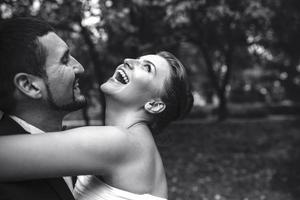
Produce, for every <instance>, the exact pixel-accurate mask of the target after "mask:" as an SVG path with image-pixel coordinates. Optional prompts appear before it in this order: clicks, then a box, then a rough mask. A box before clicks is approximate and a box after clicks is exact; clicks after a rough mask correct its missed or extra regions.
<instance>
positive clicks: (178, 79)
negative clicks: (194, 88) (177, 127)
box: [150, 51, 193, 134]
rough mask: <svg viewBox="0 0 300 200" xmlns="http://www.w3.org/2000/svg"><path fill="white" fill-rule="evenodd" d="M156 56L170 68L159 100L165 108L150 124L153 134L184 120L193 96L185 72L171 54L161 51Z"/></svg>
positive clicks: (190, 106)
mask: <svg viewBox="0 0 300 200" xmlns="http://www.w3.org/2000/svg"><path fill="white" fill-rule="evenodd" d="M156 55H158V56H161V57H162V58H164V59H166V61H167V62H168V64H169V66H170V68H171V76H170V79H169V80H167V81H166V82H165V86H164V91H163V92H162V95H161V100H162V101H163V102H164V103H165V104H166V108H165V110H164V111H162V112H161V113H158V114H155V115H154V117H153V120H152V123H151V124H150V128H151V130H152V132H153V133H154V134H158V133H160V132H161V131H162V130H163V129H164V128H165V127H166V126H167V125H168V124H169V123H170V122H172V121H174V120H177V119H182V118H184V117H185V116H186V115H187V114H188V113H189V111H190V110H191V108H192V106H193V96H192V93H191V90H190V84H189V81H188V79H187V74H186V70H185V68H184V67H183V65H182V64H181V62H180V61H179V60H178V59H177V58H176V57H175V56H174V55H173V54H171V53H169V52H167V51H162V52H159V53H157V54H156Z"/></svg>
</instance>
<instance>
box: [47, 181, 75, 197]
mask: <svg viewBox="0 0 300 200" xmlns="http://www.w3.org/2000/svg"><path fill="white" fill-rule="evenodd" d="M47 182H48V183H49V185H50V186H51V187H52V188H53V189H54V190H55V191H56V193H57V194H58V195H59V196H60V198H61V199H64V200H70V199H74V197H73V195H72V193H71V191H70V189H69V188H68V186H67V184H66V183H65V182H64V180H63V178H53V179H47Z"/></svg>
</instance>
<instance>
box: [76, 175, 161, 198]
mask: <svg viewBox="0 0 300 200" xmlns="http://www.w3.org/2000/svg"><path fill="white" fill-rule="evenodd" d="M73 194H74V197H75V199H76V200H166V199H164V198H161V197H156V196H153V195H150V194H135V193H131V192H127V191H125V190H121V189H118V188H115V187H112V186H110V185H107V184H106V183H104V182H103V181H101V180H100V179H98V178H97V177H96V176H93V175H88V176H78V178H77V181H76V185H75V188H74V191H73Z"/></svg>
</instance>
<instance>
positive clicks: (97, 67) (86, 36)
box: [81, 26, 105, 122]
mask: <svg viewBox="0 0 300 200" xmlns="http://www.w3.org/2000/svg"><path fill="white" fill-rule="evenodd" d="M81 34H82V36H83V38H84V40H85V42H86V44H87V45H88V47H89V52H90V55H91V59H92V62H93V65H94V71H95V72H96V74H97V80H98V82H99V84H101V83H103V81H104V72H103V68H102V67H100V66H103V63H102V62H101V61H100V55H99V53H98V52H97V50H96V48H95V45H94V43H93V41H92V39H91V37H90V33H89V30H88V29H87V28H86V27H84V26H81ZM99 100H100V103H101V105H102V108H103V109H102V113H101V120H102V122H105V99H104V95H103V93H102V92H100V98H99Z"/></svg>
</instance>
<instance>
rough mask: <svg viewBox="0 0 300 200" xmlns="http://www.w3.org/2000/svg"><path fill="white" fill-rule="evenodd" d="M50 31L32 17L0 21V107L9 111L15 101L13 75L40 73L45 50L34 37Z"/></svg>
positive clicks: (50, 30) (40, 21)
mask: <svg viewBox="0 0 300 200" xmlns="http://www.w3.org/2000/svg"><path fill="white" fill-rule="evenodd" d="M53 31H54V29H53V28H52V27H51V26H50V25H49V24H48V23H47V22H45V21H42V20H39V19H36V18H27V17H26V18H13V19H8V20H4V21H3V22H2V23H1V24H0V110H2V111H4V112H7V113H9V112H10V111H11V109H12V108H13V107H14V105H15V100H14V99H13V93H14V90H15V86H14V83H13V79H14V76H15V75H16V74H17V73H20V72H24V73H29V74H33V75H38V76H43V75H44V73H45V72H44V65H45V62H46V57H47V52H46V50H45V48H44V47H43V45H42V44H41V43H40V42H39V40H38V37H41V36H44V35H46V34H48V33H49V32H53Z"/></svg>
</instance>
